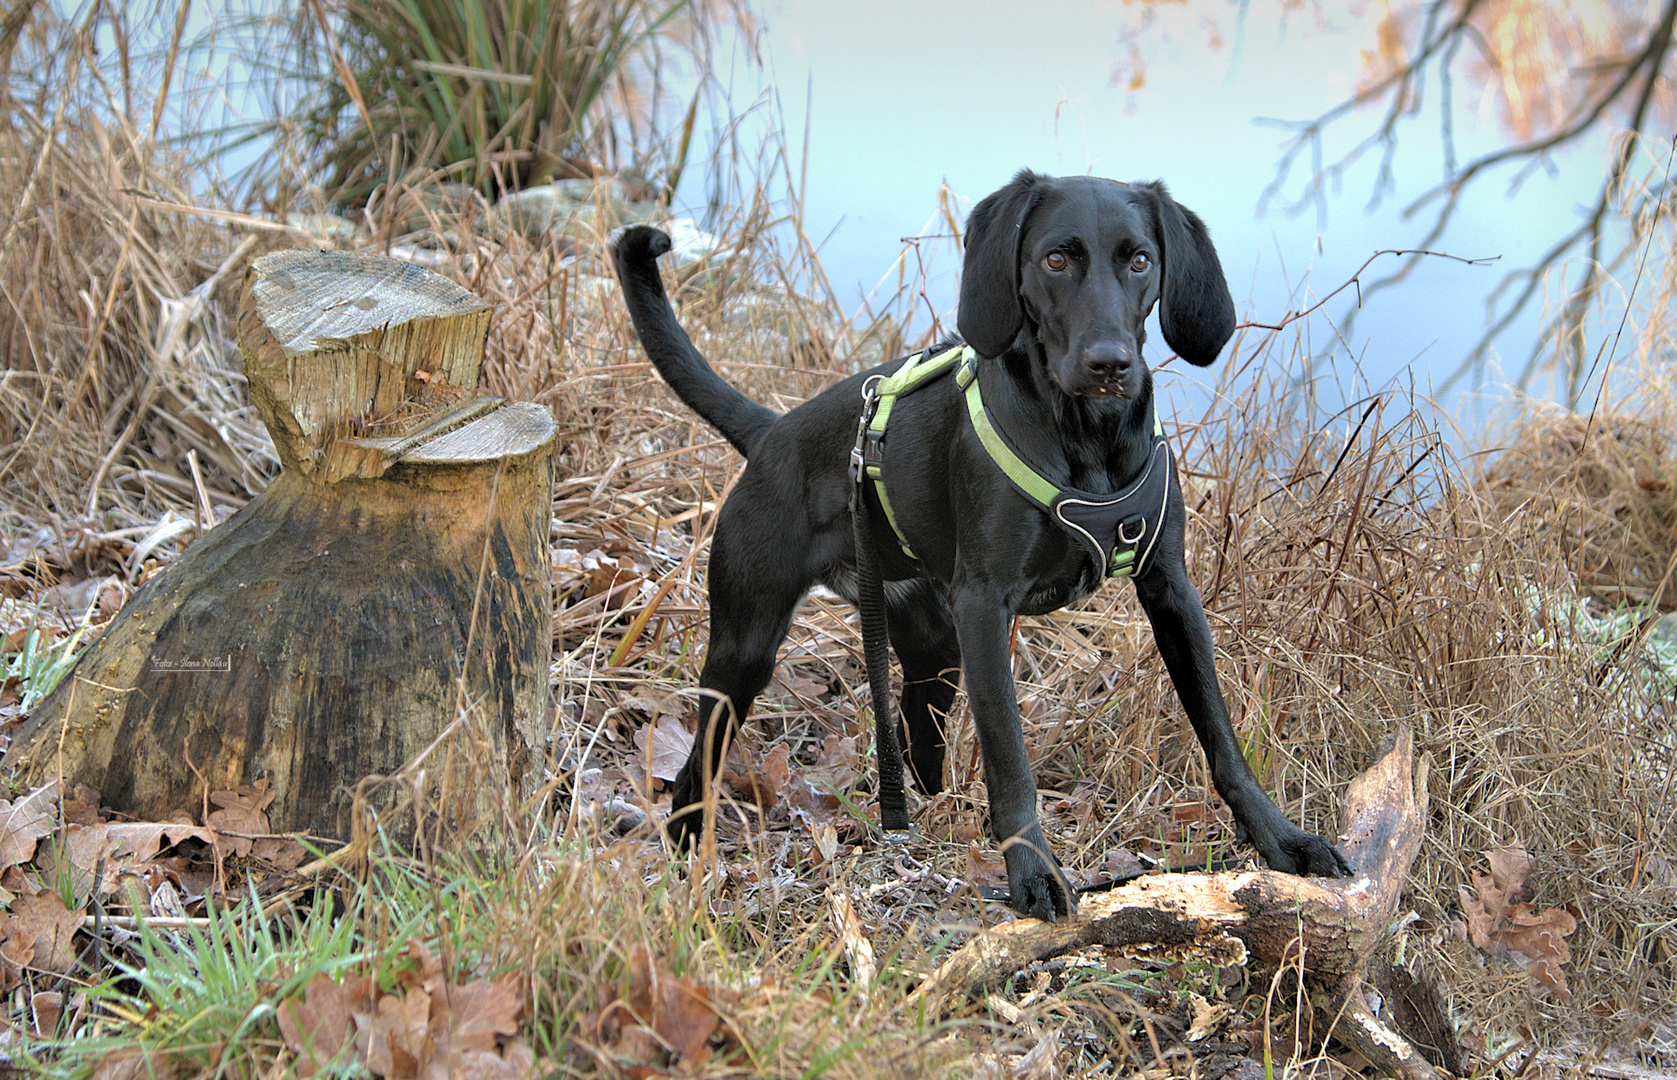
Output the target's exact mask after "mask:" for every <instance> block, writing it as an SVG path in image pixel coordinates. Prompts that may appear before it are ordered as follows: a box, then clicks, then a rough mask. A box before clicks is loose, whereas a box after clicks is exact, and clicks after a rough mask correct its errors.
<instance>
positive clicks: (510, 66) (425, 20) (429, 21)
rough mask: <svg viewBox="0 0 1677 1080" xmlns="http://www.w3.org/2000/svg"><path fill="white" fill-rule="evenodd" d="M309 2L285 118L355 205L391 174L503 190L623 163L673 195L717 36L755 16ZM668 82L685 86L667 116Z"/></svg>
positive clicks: (726, 8)
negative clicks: (294, 90)
mask: <svg viewBox="0 0 1677 1080" xmlns="http://www.w3.org/2000/svg"><path fill="white" fill-rule="evenodd" d="M308 10H309V11H310V13H311V15H312V22H311V23H310V24H309V25H308V26H307V27H306V28H305V29H304V30H303V31H301V34H300V36H299V37H298V38H295V39H293V48H294V52H293V57H294V60H295V62H296V63H297V65H298V67H297V69H296V70H295V71H291V72H286V71H284V70H283V69H281V70H279V71H277V72H276V75H278V76H280V77H283V78H286V79H288V80H291V81H294V82H302V83H304V84H305V97H304V101H303V105H302V109H301V115H300V119H299V120H298V121H296V122H295V124H294V125H292V124H290V123H289V122H288V124H287V126H288V127H294V129H295V134H296V136H297V137H298V139H299V140H300V143H301V149H300V152H301V154H302V159H303V160H304V161H306V162H308V163H309V164H310V166H312V167H315V168H318V169H319V170H320V171H319V174H318V175H319V179H320V182H321V184H322V185H323V187H324V190H325V192H326V195H327V198H328V200H329V201H330V202H332V203H334V204H337V205H341V206H347V207H360V206H364V205H366V203H367V202H368V200H369V199H370V198H371V197H372V195H373V193H374V192H375V191H376V190H377V189H378V188H380V187H382V186H386V185H392V184H397V183H405V184H408V185H410V186H423V184H427V183H434V182H436V181H438V180H448V181H453V182H457V183H461V184H465V185H467V186H469V187H472V188H476V189H478V190H479V191H481V192H482V193H484V194H485V195H487V196H490V197H492V198H493V197H496V196H498V195H500V194H501V193H503V192H506V191H516V190H520V189H522V188H526V187H529V186H531V185H533V184H538V183H543V182H546V181H548V180H553V179H562V178H566V177H587V176H593V175H594V174H595V173H597V172H600V171H620V170H623V169H626V168H633V169H635V170H636V171H637V172H638V173H639V174H640V175H641V176H642V177H643V179H644V180H645V181H646V182H648V183H649V184H651V185H653V187H654V189H655V191H662V192H665V193H666V197H667V193H668V192H670V191H673V190H674V186H675V183H676V181H677V180H678V179H679V176H680V172H681V170H682V168H683V166H684V165H685V162H686V157H687V152H688V149H689V147H690V145H691V138H692V134H693V127H694V124H695V122H696V119H697V113H698V109H699V105H700V102H701V99H702V98H703V96H704V95H705V93H706V90H707V79H708V63H709V60H710V53H711V50H712V47H713V42H712V33H713V32H714V30H715V28H716V27H717V26H718V25H719V24H720V23H722V22H723V21H725V20H731V21H740V22H743V21H745V20H746V19H747V18H748V16H747V14H746V11H745V8H744V6H743V5H742V4H739V3H736V2H734V0H658V2H648V0H581V2H565V0H490V2H488V3H472V2H466V0H342V2H339V3H332V4H320V3H316V4H312V5H309V7H308ZM684 61H685V66H684V64H683V62H684ZM311 65H312V66H315V70H312V71H311V70H310V67H311ZM667 79H673V81H676V82H685V83H689V84H690V85H689V86H688V87H687V89H686V90H685V91H684V92H683V93H684V98H683V100H682V101H681V102H679V103H677V104H676V106H675V107H674V108H675V110H676V111H674V112H673V114H672V106H671V103H670V101H669V100H668V98H669V95H670V87H669V86H668V85H667V83H666V80H667ZM309 91H312V92H309ZM661 125H664V126H663V127H661ZM671 125H679V127H678V129H677V130H674V131H672V130H669V129H668V126H671ZM672 136H673V137H672Z"/></svg>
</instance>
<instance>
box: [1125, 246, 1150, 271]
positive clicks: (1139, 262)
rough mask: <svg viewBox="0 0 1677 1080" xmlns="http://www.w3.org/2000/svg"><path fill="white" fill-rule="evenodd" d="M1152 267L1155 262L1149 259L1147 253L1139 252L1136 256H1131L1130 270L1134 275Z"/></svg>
mask: <svg viewBox="0 0 1677 1080" xmlns="http://www.w3.org/2000/svg"><path fill="white" fill-rule="evenodd" d="M1152 265H1153V260H1152V259H1150V258H1148V256H1147V252H1145V251H1138V252H1136V253H1135V254H1134V255H1132V256H1130V270H1131V272H1132V273H1137V274H1139V273H1141V272H1142V271H1143V270H1146V269H1147V268H1148V267H1149V266H1152Z"/></svg>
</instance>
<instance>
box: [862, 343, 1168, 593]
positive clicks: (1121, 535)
mask: <svg viewBox="0 0 1677 1080" xmlns="http://www.w3.org/2000/svg"><path fill="white" fill-rule="evenodd" d="M951 372H953V373H954V376H955V384H956V385H957V386H958V387H960V388H961V390H962V392H963V393H964V395H965V397H966V402H967V415H968V417H969V418H970V419H971V420H972V427H973V431H974V432H976V433H977V435H978V439H979V441H980V442H982V443H983V444H984V449H985V450H987V451H989V454H990V460H992V461H994V462H995V463H996V467H997V468H999V469H1001V471H1002V473H1003V475H1005V476H1006V477H1007V479H1008V481H1009V482H1010V483H1012V484H1013V486H1014V488H1015V489H1016V490H1017V491H1018V492H1019V493H1020V494H1021V495H1023V496H1024V497H1025V498H1026V499H1028V500H1030V501H1031V502H1032V503H1033V504H1035V505H1036V506H1037V508H1038V509H1040V510H1042V512H1043V513H1045V514H1047V515H1048V516H1049V517H1050V518H1052V519H1054V521H1056V522H1058V523H1059V524H1060V525H1061V526H1062V527H1063V528H1065V530H1066V531H1067V532H1069V533H1071V535H1072V536H1073V538H1075V539H1076V540H1077V541H1078V543H1080V544H1082V545H1083V547H1084V548H1085V549H1086V550H1087V551H1088V552H1089V555H1090V557H1091V558H1093V559H1094V560H1095V564H1096V565H1097V566H1099V567H1101V569H1102V571H1103V573H1104V575H1105V576H1106V577H1128V576H1129V575H1131V574H1139V573H1141V572H1143V571H1145V570H1146V569H1147V566H1148V564H1149V563H1150V561H1151V559H1152V556H1153V549H1154V547H1155V545H1156V544H1157V542H1158V539H1159V532H1160V529H1161V528H1162V526H1163V525H1164V519H1165V508H1166V505H1167V502H1168V500H1169V498H1170V474H1171V470H1172V468H1173V467H1174V461H1173V459H1172V456H1171V452H1170V443H1169V441H1168V440H1166V439H1165V432H1164V426H1163V425H1162V424H1161V423H1160V422H1159V412H1158V408H1157V406H1155V407H1154V410H1153V446H1152V450H1151V452H1150V453H1149V454H1148V456H1147V465H1146V467H1145V468H1143V469H1142V472H1141V475H1140V476H1139V477H1137V478H1136V479H1135V480H1134V481H1133V482H1131V484H1130V485H1129V486H1128V487H1127V488H1125V489H1124V490H1123V491H1121V492H1119V493H1118V494H1116V495H1094V494H1091V493H1089V492H1087V491H1079V490H1078V489H1076V488H1062V487H1059V486H1058V485H1056V484H1054V483H1052V482H1051V481H1049V480H1048V479H1046V478H1045V477H1043V476H1042V474H1041V473H1039V472H1037V471H1036V470H1035V469H1033V468H1031V467H1030V465H1028V464H1027V463H1026V462H1025V459H1024V458H1023V457H1021V456H1020V454H1019V452H1018V451H1017V450H1015V449H1014V448H1013V445H1012V443H1011V442H1010V441H1009V440H1008V438H1007V436H1006V435H1005V434H1004V433H1003V432H1002V431H1001V430H1000V429H999V428H998V427H997V426H996V425H995V423H994V422H993V421H992V420H991V418H990V412H989V410H988V409H986V408H985V407H984V400H983V398H982V397H981V396H980V394H979V390H978V354H977V353H975V352H974V351H973V348H972V346H970V345H964V346H963V345H957V346H955V347H953V348H949V349H945V350H944V351H942V352H939V353H936V354H934V353H933V352H932V351H931V350H927V351H926V352H922V353H917V354H915V355H914V356H911V357H909V358H908V359H907V360H905V361H904V362H903V365H902V366H901V367H899V368H898V369H897V370H896V371H895V372H894V373H892V374H890V375H875V376H873V377H872V378H870V379H869V380H868V381H867V382H866V383H865V384H864V385H863V387H862V417H861V422H860V423H859V424H858V425H857V435H856V446H855V448H854V449H853V450H852V451H851V456H850V477H851V480H852V481H853V482H855V483H857V484H861V483H862V482H863V479H864V477H865V478H866V479H867V480H871V481H872V482H873V487H874V493H875V494H876V495H877V496H878V498H879V505H880V508H881V509H883V510H884V511H885V520H886V521H887V522H889V523H890V525H891V531H892V532H894V533H896V534H897V541H898V543H899V544H901V545H902V549H903V554H905V555H907V556H908V557H909V558H911V559H912V558H914V557H915V555H914V551H913V549H912V548H911V547H910V546H909V543H908V538H907V537H906V536H904V535H903V531H902V528H901V527H900V526H899V525H898V524H897V516H896V513H895V511H894V510H893V509H892V507H891V497H890V494H889V493H888V492H887V490H886V486H885V432H886V425H887V424H888V423H889V422H890V420H891V412H892V408H893V406H894V405H895V404H896V402H897V399H898V398H901V397H903V396H905V395H907V394H911V393H913V392H914V391H916V390H918V389H920V388H921V387H923V386H926V385H927V384H929V383H931V382H933V381H935V380H937V379H939V378H941V377H943V376H945V375H948V374H950V373H951Z"/></svg>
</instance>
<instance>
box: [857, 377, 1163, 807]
mask: <svg viewBox="0 0 1677 1080" xmlns="http://www.w3.org/2000/svg"><path fill="white" fill-rule="evenodd" d="M951 373H953V375H954V377H955V383H956V385H957V386H958V387H959V388H960V389H961V391H962V393H963V394H964V396H965V398H966V402H967V415H968V417H969V419H970V420H971V421H972V426H973V431H974V432H975V433H976V434H977V435H978V439H979V441H980V442H981V443H983V445H984V449H985V450H986V451H988V452H989V455H990V459H991V460H992V461H994V462H995V463H996V467H997V468H999V469H1001V471H1002V474H1003V475H1005V476H1006V477H1007V479H1008V481H1009V482H1010V483H1011V484H1012V485H1013V487H1014V488H1015V489H1016V490H1017V491H1018V492H1019V493H1020V494H1021V495H1023V496H1024V497H1025V498H1026V499H1028V500H1029V501H1030V502H1031V503H1033V504H1034V505H1035V506H1037V507H1038V508H1039V509H1040V510H1042V512H1043V513H1045V514H1047V515H1048V516H1049V517H1050V518H1051V519H1053V520H1054V521H1055V522H1057V523H1058V524H1059V525H1060V526H1061V527H1062V528H1064V529H1065V530H1066V531H1067V532H1069V533H1070V534H1071V535H1072V537H1073V538H1075V539H1076V540H1077V542H1078V543H1080V544H1081V545H1083V547H1084V549H1085V550H1087V551H1088V553H1089V556H1090V558H1092V559H1094V561H1095V565H1096V566H1097V567H1099V568H1100V569H1101V571H1102V573H1103V575H1104V576H1106V577H1128V576H1130V575H1133V574H1141V573H1144V572H1145V571H1146V570H1147V568H1148V566H1149V565H1151V562H1152V558H1153V553H1154V550H1155V548H1156V547H1157V545H1158V540H1159V537H1160V535H1161V534H1162V532H1163V529H1164V521H1165V514H1166V511H1167V509H1168V507H1169V503H1170V479H1171V475H1172V473H1173V472H1174V470H1175V460H1174V458H1173V456H1172V454H1171V450H1170V443H1169V441H1168V440H1166V438H1165V433H1164V426H1163V425H1162V424H1161V423H1160V422H1159V413H1158V406H1157V405H1155V406H1154V410H1153V445H1152V448H1151V450H1150V452H1149V453H1148V455H1147V464H1146V466H1145V467H1144V468H1143V469H1142V472H1141V475H1140V476H1139V477H1137V478H1136V479H1135V480H1134V481H1132V482H1131V483H1130V484H1129V486H1128V487H1126V488H1125V489H1124V490H1123V491H1121V492H1119V493H1117V494H1115V495H1095V494H1091V493H1090V492H1087V491H1079V490H1078V489H1076V488H1062V487H1060V486H1058V485H1057V484H1054V483H1053V482H1051V481H1049V480H1048V479H1047V478H1045V477H1044V476H1043V475H1042V474H1041V473H1039V472H1037V471H1036V470H1035V469H1033V468H1031V467H1030V465H1029V464H1027V463H1026V461H1025V459H1024V458H1023V457H1021V456H1020V454H1019V452H1018V451H1017V450H1015V449H1014V448H1013V445H1012V443H1011V442H1010V441H1009V440H1008V438H1007V436H1006V435H1005V434H1004V433H1003V432H1002V431H1001V429H1000V428H998V427H997V426H996V424H995V423H994V421H992V420H991V418H990V413H989V410H988V409H986V408H985V407H984V400H983V398H982V396H981V395H980V393H979V388H978V354H977V353H976V352H975V351H974V350H973V348H972V346H970V345H956V346H954V347H952V348H946V349H944V350H942V351H939V352H935V353H934V352H933V351H932V350H930V349H928V350H926V351H925V352H921V353H917V354H915V355H913V356H910V357H909V358H908V359H907V360H905V361H904V362H903V364H902V366H901V367H899V368H898V369H897V370H896V371H895V372H893V373H892V374H890V375H874V376H872V377H870V378H869V379H868V380H867V381H866V382H865V383H863V385H862V413H861V417H860V419H859V420H858V422H857V425H856V445H855V446H854V447H853V448H852V449H851V452H850V479H851V482H852V488H851V497H850V505H851V511H852V515H853V517H854V519H855V527H856V574H857V593H858V597H857V606H858V607H859V608H860V610H861V615H862V650H863V655H864V658H865V660H866V663H867V669H868V682H869V685H870V690H871V693H872V696H873V701H874V731H875V735H874V738H875V743H876V750H877V753H878V756H879V805H880V816H881V819H882V823H883V824H884V826H885V828H886V829H888V830H900V829H906V828H908V802H907V796H906V794H905V793H904V790H903V779H902V753H901V748H900V746H899V744H898V739H897V726H896V724H895V722H894V721H893V720H892V715H891V707H890V669H889V663H888V661H887V658H886V654H885V650H886V645H887V640H888V637H887V635H888V626H887V619H886V612H885V591H884V584H883V582H882V580H881V578H880V573H879V560H878V558H877V557H876V556H875V555H874V552H873V548H872V547H871V545H870V543H869V537H870V535H871V528H870V526H869V523H868V500H867V498H866V494H865V493H866V490H867V487H868V486H869V483H870V482H871V484H872V486H873V489H874V494H875V496H876V497H877V498H878V500H879V505H880V508H881V509H882V510H884V512H885V520H886V521H887V522H888V523H889V524H890V526H891V531H892V532H894V533H896V535H897V542H898V544H900V545H901V547H902V549H903V554H905V555H907V556H908V557H909V558H911V559H914V558H916V556H915V554H914V551H913V549H912V548H911V547H910V546H909V542H908V537H907V536H905V535H904V534H903V530H902V527H901V526H900V525H899V524H898V522H897V516H896V512H895V511H894V510H893V509H892V507H891V498H890V495H889V493H888V491H887V490H886V481H885V436H886V430H887V425H888V424H889V422H890V419H891V412H892V409H893V407H894V406H895V404H896V402H897V400H898V399H899V398H901V397H903V396H904V395H906V394H910V393H913V392H914V391H916V390H918V389H920V388H921V387H924V386H927V385H928V384H930V383H932V382H934V381H936V380H937V379H940V378H942V377H943V376H945V375H949V374H951Z"/></svg>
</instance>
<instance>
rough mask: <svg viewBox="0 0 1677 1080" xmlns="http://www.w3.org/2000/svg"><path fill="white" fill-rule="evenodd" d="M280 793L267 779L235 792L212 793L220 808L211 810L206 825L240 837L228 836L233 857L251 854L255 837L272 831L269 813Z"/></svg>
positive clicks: (242, 786) (212, 798)
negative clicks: (270, 806) (269, 823)
mask: <svg viewBox="0 0 1677 1080" xmlns="http://www.w3.org/2000/svg"><path fill="white" fill-rule="evenodd" d="M277 794H278V792H276V791H274V784H273V781H272V780H269V779H268V778H267V777H266V776H264V777H261V778H259V779H258V780H257V781H256V782H255V783H253V784H240V785H239V786H238V787H237V788H235V789H233V790H232V791H212V792H210V802H212V803H214V804H215V805H216V806H218V807H220V809H218V810H212V811H210V814H209V817H208V818H206V819H205V822H204V823H205V824H206V825H208V826H209V827H210V828H212V829H214V830H215V831H216V832H218V833H228V834H236V835H229V836H228V837H227V839H228V841H229V846H230V847H231V848H232V851H233V854H235V855H239V856H245V855H249V854H250V853H251V849H252V847H253V845H254V843H255V840H254V838H255V837H257V836H260V835H262V834H264V833H266V832H268V831H269V826H268V815H267V813H266V811H267V809H268V806H269V805H270V804H271V803H272V802H273V801H274V797H275V796H276V795H277Z"/></svg>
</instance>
